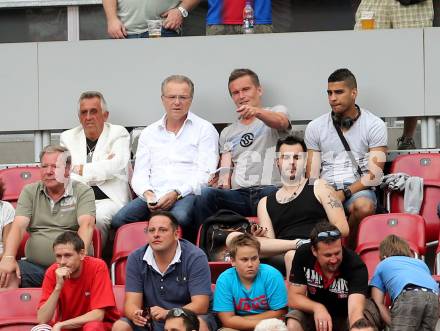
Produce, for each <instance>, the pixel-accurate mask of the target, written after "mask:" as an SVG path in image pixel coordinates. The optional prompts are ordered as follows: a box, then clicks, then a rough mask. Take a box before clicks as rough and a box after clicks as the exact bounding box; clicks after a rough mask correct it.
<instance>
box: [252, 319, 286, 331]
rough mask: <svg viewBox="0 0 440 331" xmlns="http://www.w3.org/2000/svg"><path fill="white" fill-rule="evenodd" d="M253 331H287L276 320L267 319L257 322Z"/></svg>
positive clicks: (282, 324)
mask: <svg viewBox="0 0 440 331" xmlns="http://www.w3.org/2000/svg"><path fill="white" fill-rule="evenodd" d="M254 331H287V326H286V323H284V322H283V321H282V320H280V319H278V318H269V319H265V320H262V321H260V322H258V324H257V326H256V327H255V329H254Z"/></svg>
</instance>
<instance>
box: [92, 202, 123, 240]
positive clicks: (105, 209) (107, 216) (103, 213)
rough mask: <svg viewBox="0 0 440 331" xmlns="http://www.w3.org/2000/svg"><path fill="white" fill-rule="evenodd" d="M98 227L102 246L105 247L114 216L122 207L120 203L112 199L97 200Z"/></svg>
mask: <svg viewBox="0 0 440 331" xmlns="http://www.w3.org/2000/svg"><path fill="white" fill-rule="evenodd" d="M95 204H96V227H97V228H98V229H99V232H100V233H101V240H102V248H104V247H105V244H106V243H107V239H108V232H109V230H110V227H111V224H112V218H113V216H114V215H115V214H116V213H117V212H118V210H119V209H120V208H119V207H118V205H117V204H116V203H115V202H113V201H112V200H110V199H103V200H96V201H95Z"/></svg>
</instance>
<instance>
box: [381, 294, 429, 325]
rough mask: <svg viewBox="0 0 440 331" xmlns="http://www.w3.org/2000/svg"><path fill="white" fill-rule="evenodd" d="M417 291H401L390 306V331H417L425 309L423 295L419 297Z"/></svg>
mask: <svg viewBox="0 0 440 331" xmlns="http://www.w3.org/2000/svg"><path fill="white" fill-rule="evenodd" d="M420 293H421V292H419V291H407V292H402V293H401V294H400V295H399V296H398V297H397V299H396V300H395V301H394V303H393V307H392V308H391V326H390V328H389V329H390V331H419V330H420V329H419V327H420V324H421V320H422V316H423V312H424V310H425V302H423V301H424V299H425V298H424V297H423V299H421V297H420V296H419V294H420Z"/></svg>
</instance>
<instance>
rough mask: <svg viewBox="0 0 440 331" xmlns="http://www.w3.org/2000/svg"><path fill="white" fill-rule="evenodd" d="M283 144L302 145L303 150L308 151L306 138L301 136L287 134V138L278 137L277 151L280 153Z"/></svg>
mask: <svg viewBox="0 0 440 331" xmlns="http://www.w3.org/2000/svg"><path fill="white" fill-rule="evenodd" d="M282 145H290V146H292V145H301V147H302V149H303V152H306V151H307V146H306V144H305V142H304V140H303V139H301V138H299V137H297V136H292V135H289V136H287V137H285V138H280V139H278V141H277V147H276V150H275V152H277V153H278V152H279V151H280V149H281V146H282Z"/></svg>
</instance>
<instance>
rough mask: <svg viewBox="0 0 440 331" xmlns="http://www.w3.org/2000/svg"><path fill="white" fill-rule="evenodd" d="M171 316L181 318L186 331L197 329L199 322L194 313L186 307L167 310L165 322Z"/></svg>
mask: <svg viewBox="0 0 440 331" xmlns="http://www.w3.org/2000/svg"><path fill="white" fill-rule="evenodd" d="M173 318H182V319H183V325H185V330H186V331H192V330H197V331H198V330H199V328H200V322H199V319H198V317H197V315H196V314H195V313H193V312H192V311H191V310H189V309H186V308H172V309H170V310H169V311H168V313H167V316H166V318H165V322H166V321H167V320H169V319H173Z"/></svg>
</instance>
